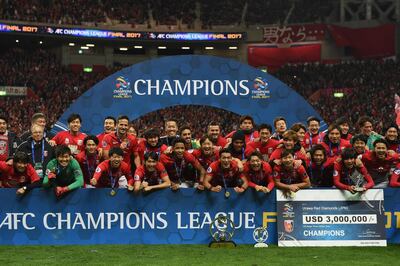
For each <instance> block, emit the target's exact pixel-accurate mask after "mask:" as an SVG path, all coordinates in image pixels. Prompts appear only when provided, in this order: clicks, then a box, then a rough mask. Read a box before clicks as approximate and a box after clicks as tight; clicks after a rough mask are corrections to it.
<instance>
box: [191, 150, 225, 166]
mask: <svg viewBox="0 0 400 266" xmlns="http://www.w3.org/2000/svg"><path fill="white" fill-rule="evenodd" d="M192 155H193V156H194V157H195V158H196V159H197V160H198V161H199V163H200V164H201V166H203V168H204V169H207V168H208V167H209V166H210V164H211V163H213V162H215V161H218V160H219V153H218V151H217V150H214V152H213V153H212V154H211V155H210V156H205V155H204V153H203V152H202V151H201V150H194V151H193V152H192Z"/></svg>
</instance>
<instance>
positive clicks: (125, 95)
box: [113, 76, 132, 99]
mask: <svg viewBox="0 0 400 266" xmlns="http://www.w3.org/2000/svg"><path fill="white" fill-rule="evenodd" d="M113 98H119V99H129V98H132V89H131V83H130V82H129V80H128V79H127V78H125V77H123V76H119V77H118V78H117V79H116V80H115V88H114V90H113Z"/></svg>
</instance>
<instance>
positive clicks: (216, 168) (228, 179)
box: [207, 160, 244, 187]
mask: <svg viewBox="0 0 400 266" xmlns="http://www.w3.org/2000/svg"><path fill="white" fill-rule="evenodd" d="M207 175H209V176H211V181H210V183H211V185H212V186H213V187H215V186H221V187H236V186H238V180H239V179H240V178H244V175H243V174H242V173H241V172H240V170H239V167H238V165H237V162H236V161H234V160H232V161H231V165H230V167H229V168H228V169H223V168H221V161H220V160H218V161H216V162H213V163H212V164H210V166H209V167H208V169H207Z"/></svg>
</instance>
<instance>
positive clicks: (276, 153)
mask: <svg viewBox="0 0 400 266" xmlns="http://www.w3.org/2000/svg"><path fill="white" fill-rule="evenodd" d="M284 149H285V148H284V147H281V148H277V149H276V150H275V151H274V152H273V153H272V154H271V156H270V157H269V161H270V162H272V161H274V160H280V159H281V154H282V152H283V150H284ZM294 159H295V160H302V161H303V162H306V161H307V157H306V155H305V154H303V153H302V152H301V151H300V150H298V151H296V152H295V153H294Z"/></svg>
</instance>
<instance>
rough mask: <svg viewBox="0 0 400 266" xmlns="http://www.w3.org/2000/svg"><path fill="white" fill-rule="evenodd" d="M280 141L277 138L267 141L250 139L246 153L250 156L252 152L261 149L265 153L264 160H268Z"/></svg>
mask: <svg viewBox="0 0 400 266" xmlns="http://www.w3.org/2000/svg"><path fill="white" fill-rule="evenodd" d="M279 143H280V142H279V141H278V140H275V139H269V140H268V141H267V143H262V142H261V141H250V142H249V143H248V144H247V145H246V151H245V155H246V157H248V156H249V155H250V154H251V153H252V152H254V151H259V152H260V153H261V154H262V155H263V160H264V161H268V160H269V157H270V156H271V154H272V153H273V152H274V150H276V147H277V146H278V145H279Z"/></svg>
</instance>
